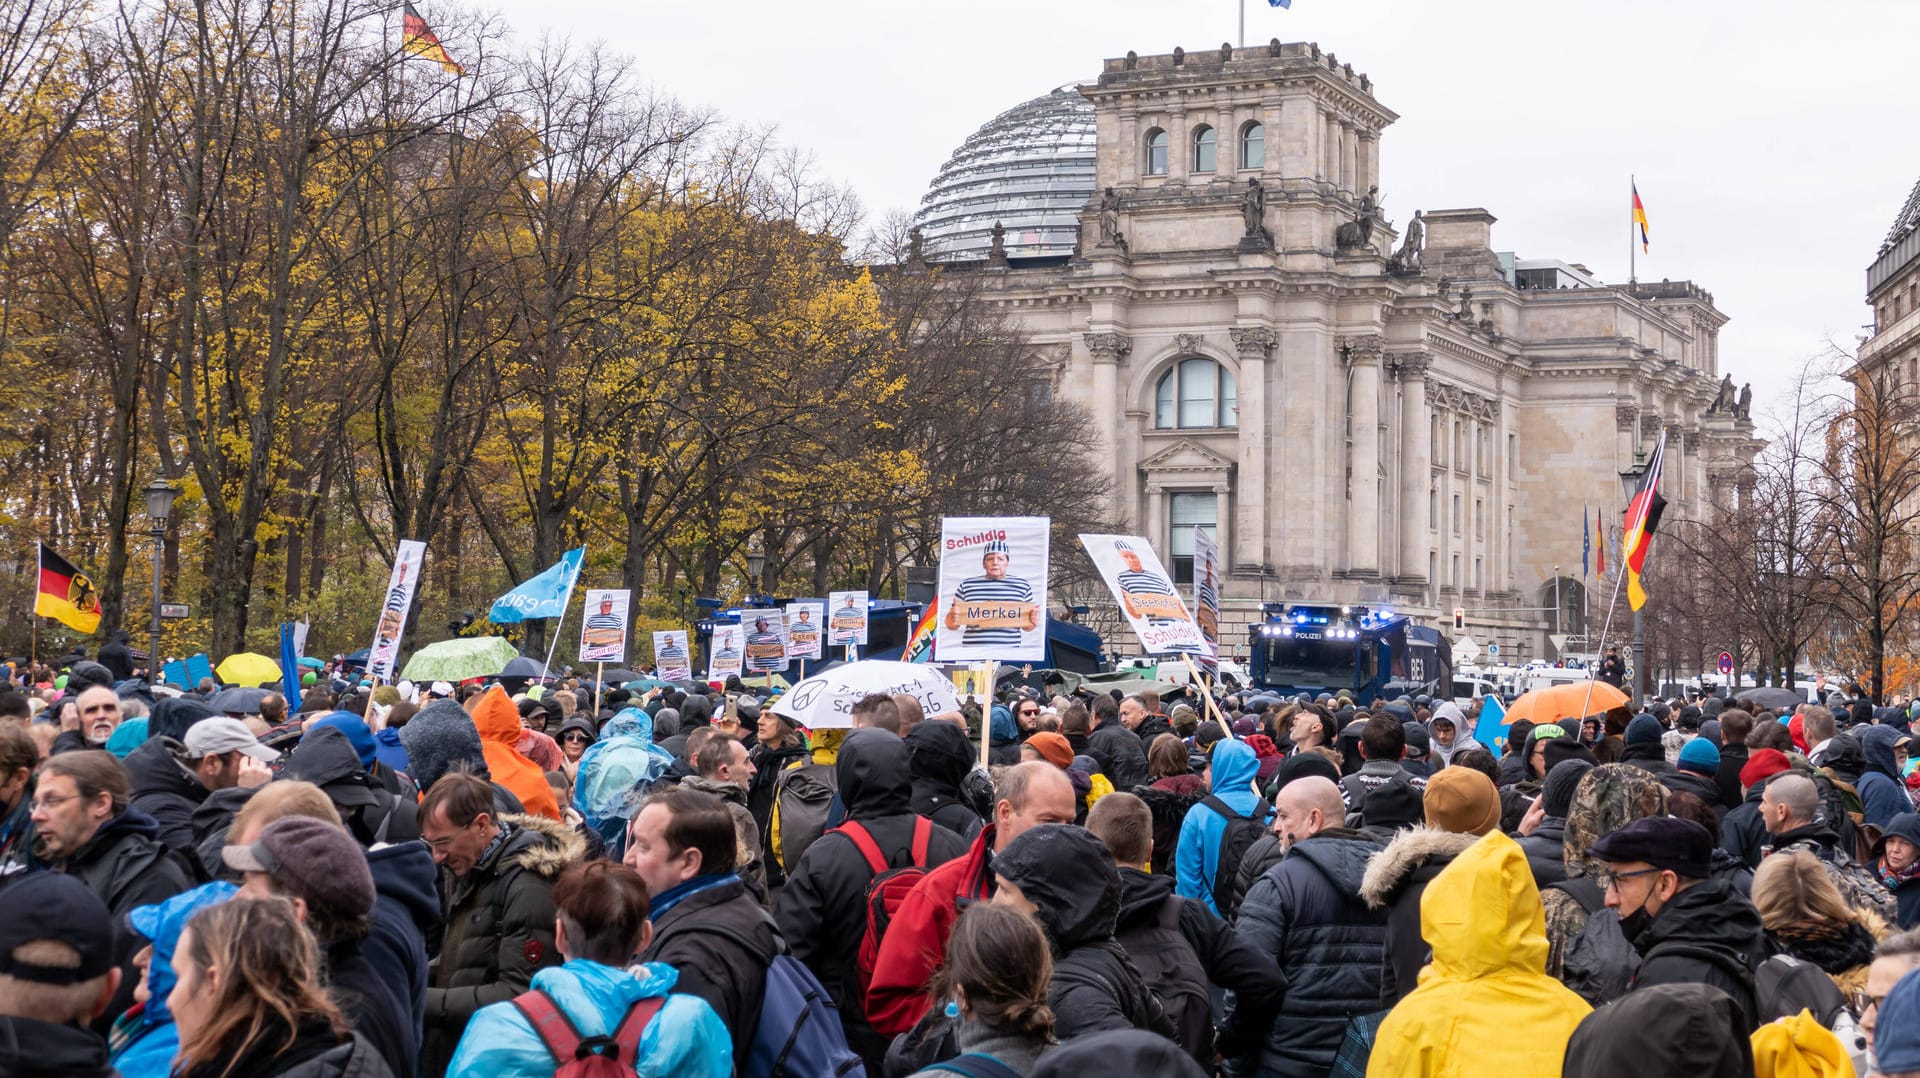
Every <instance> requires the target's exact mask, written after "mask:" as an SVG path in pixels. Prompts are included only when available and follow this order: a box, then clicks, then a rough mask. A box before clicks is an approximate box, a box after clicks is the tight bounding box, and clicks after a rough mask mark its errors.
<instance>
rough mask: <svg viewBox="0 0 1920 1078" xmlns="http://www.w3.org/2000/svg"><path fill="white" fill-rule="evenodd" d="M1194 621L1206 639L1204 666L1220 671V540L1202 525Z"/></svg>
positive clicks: (1196, 533)
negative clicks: (1215, 538)
mask: <svg viewBox="0 0 1920 1078" xmlns="http://www.w3.org/2000/svg"><path fill="white" fill-rule="evenodd" d="M1193 621H1194V624H1196V625H1198V626H1200V635H1201V637H1202V638H1203V639H1205V640H1206V642H1207V650H1206V654H1205V655H1204V656H1202V657H1199V659H1200V667H1201V669H1203V670H1205V671H1206V672H1207V675H1208V676H1209V677H1218V676H1219V674H1220V544H1218V543H1216V542H1214V541H1213V533H1211V532H1209V531H1208V530H1207V529H1206V528H1204V527H1201V526H1200V525H1197V524H1196V525H1194V528H1193Z"/></svg>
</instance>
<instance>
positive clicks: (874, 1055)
mask: <svg viewBox="0 0 1920 1078" xmlns="http://www.w3.org/2000/svg"><path fill="white" fill-rule="evenodd" d="M834 774H835V776H836V782H837V785H838V789H839V792H840V796H841V797H842V798H843V799H844V801H845V804H846V808H847V822H846V824H844V825H842V826H841V827H839V828H836V829H835V830H833V831H831V832H828V833H827V834H825V835H823V836H821V838H820V840H819V841H817V842H815V843H813V844H812V845H811V846H810V847H809V848H808V849H807V851H806V853H805V854H803V855H801V857H800V858H799V860H798V863H796V864H794V865H793V866H792V869H791V871H790V875H789V878H788V880H787V882H786V886H785V887H784V888H782V889H781V891H780V894H779V896H778V897H777V898H776V899H775V901H774V918H775V920H776V921H778V922H779V925H780V932H781V935H783V936H785V937H786V940H787V943H788V946H789V947H790V948H791V949H792V954H793V956H794V957H795V958H797V959H799V960H800V961H802V962H804V963H806V965H807V967H808V968H809V969H811V970H812V971H813V973H814V976H816V977H818V978H819V979H820V983H821V984H822V985H824V986H825V987H826V989H827V992H828V993H829V994H830V995H831V996H832V997H833V1001H834V1005H835V1006H836V1007H838V1008H839V1009H840V1022H841V1025H842V1027H843V1028H844V1030H845V1032H846V1036H847V1044H848V1046H849V1047H851V1048H852V1049H853V1050H854V1051H855V1052H857V1053H859V1055H860V1056H861V1058H863V1059H865V1060H867V1061H868V1065H869V1069H870V1070H872V1071H874V1072H876V1073H877V1072H878V1071H879V1069H880V1064H881V1061H882V1060H883V1059H884V1057H885V1055H886V1050H887V1038H886V1037H885V1036H884V1035H882V1034H880V1033H878V1032H876V1031H875V1029H874V1027H873V1026H872V1025H871V1024H869V1022H868V1020H867V1015H866V1007H865V1002H864V1000H863V999H862V998H861V991H860V989H861V987H862V986H861V985H860V984H859V982H858V979H857V977H856V970H855V968H854V960H855V958H856V957H857V953H858V951H859V941H860V939H861V937H862V936H863V934H864V932H865V928H866V924H867V902H866V888H867V884H868V883H869V882H870V881H871V880H872V879H873V877H875V876H877V875H879V874H880V873H881V872H883V871H886V870H888V869H894V868H902V867H906V866H908V865H910V864H917V865H919V866H920V867H922V868H933V867H935V866H937V865H942V864H945V863H946V862H948V861H950V860H952V859H953V858H955V857H958V856H960V855H961V854H962V853H964V852H965V851H966V843H965V842H964V841H963V840H962V839H961V838H960V836H958V835H956V834H954V833H953V832H951V831H948V830H947V829H946V828H944V827H936V826H934V825H933V824H932V822H931V821H928V820H927V819H926V817H924V816H915V815H914V814H913V813H912V812H911V811H910V808H911V804H912V797H913V785H912V778H911V768H910V765H909V764H908V756H907V746H906V742H904V741H902V740H901V739H900V738H899V737H896V736H895V735H893V734H890V733H888V732H886V731H885V730H876V729H867V730H855V731H853V732H852V733H851V734H849V735H847V737H846V740H845V742H844V743H843V744H842V745H841V746H840V748H839V750H838V754H837V758H836V761H835V764H834ZM856 836H859V837H856ZM862 838H864V839H865V840H866V841H865V842H862V841H861V839H862ZM869 846H870V847H871V850H869V849H867V848H866V847H869ZM883 942H884V941H883Z"/></svg>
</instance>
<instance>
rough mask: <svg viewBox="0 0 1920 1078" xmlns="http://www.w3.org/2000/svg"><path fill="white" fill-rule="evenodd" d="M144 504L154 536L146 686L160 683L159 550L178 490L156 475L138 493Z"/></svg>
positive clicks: (151, 534)
mask: <svg viewBox="0 0 1920 1078" xmlns="http://www.w3.org/2000/svg"><path fill="white" fill-rule="evenodd" d="M140 494H141V497H143V498H145V499H146V502H147V523H148V524H149V525H150V527H149V528H148V530H147V534H148V535H150V536H152V537H153V629H152V642H151V644H150V646H149V647H148V649H147V683H148V684H150V685H158V684H160V547H161V544H162V543H163V542H164V541H165V540H166V537H167V518H168V517H171V516H172V515H173V500H174V499H175V498H177V497H179V496H180V491H179V490H178V489H176V488H175V487H174V485H173V484H172V483H169V482H167V481H166V480H165V479H162V478H160V477H158V476H155V477H154V480H153V482H151V483H148V484H147V486H146V489H144V490H142V491H141V492H140Z"/></svg>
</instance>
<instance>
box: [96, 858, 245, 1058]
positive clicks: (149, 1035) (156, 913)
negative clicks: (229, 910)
mask: <svg viewBox="0 0 1920 1078" xmlns="http://www.w3.org/2000/svg"><path fill="white" fill-rule="evenodd" d="M238 890H239V888H237V887H235V886H234V885H233V884H231V883H227V882H225V881H216V882H214V883H208V884H202V885H201V886H199V887H196V888H194V889H193V890H191V891H183V892H181V893H180V894H177V895H175V896H173V897H172V898H169V899H167V900H166V901H165V902H160V903H156V904H154V905H151V906H139V907H136V908H135V909H134V910H133V912H132V913H130V914H128V915H127V921H128V923H129V924H130V925H131V926H132V927H133V930H134V931H135V932H138V933H139V934H140V935H141V936H143V937H145V938H146V940H147V946H146V947H145V948H143V949H142V950H141V951H140V952H138V953H137V954H136V955H135V958H134V964H135V966H137V967H139V968H140V970H141V977H140V983H139V984H138V985H136V986H135V987H134V993H133V998H134V1005H133V1006H132V1007H129V1008H128V1009H127V1012H126V1013H125V1014H123V1015H121V1016H120V1018H119V1019H118V1020H116V1021H115V1022H114V1024H113V1032H112V1034H111V1035H110V1036H109V1038H108V1046H109V1048H110V1050H111V1051H112V1053H113V1059H112V1062H113V1066H114V1068H115V1069H116V1070H118V1071H119V1072H120V1074H121V1075H122V1078H168V1076H169V1075H170V1074H171V1073H172V1070H173V1057H174V1056H175V1055H176V1054H177V1053H178V1052H179V1050H180V1029H179V1027H178V1026H177V1025H175V1024H174V1021H173V1011H172V1010H170V1009H169V1008H168V1006H167V997H168V995H170V994H171V993H172V992H173V986H174V983H175V981H176V980H177V975H176V974H175V973H174V969H173V954H174V950H175V949H176V948H177V947H178V946H179V944H180V933H181V931H182V930H184V929H185V928H186V927H187V921H188V920H189V919H190V918H191V917H192V916H193V915H194V914H196V913H198V912H200V911H201V910H203V909H206V908H207V907H208V906H212V905H215V904H217V903H220V902H225V901H227V900H228V899H230V898H232V897H233V896H234V894H235V893H236V892H237V891H238Z"/></svg>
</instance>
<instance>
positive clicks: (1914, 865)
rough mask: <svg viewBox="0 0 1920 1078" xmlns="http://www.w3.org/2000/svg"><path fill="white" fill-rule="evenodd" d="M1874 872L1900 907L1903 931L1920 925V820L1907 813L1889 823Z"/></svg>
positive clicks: (1901, 928)
mask: <svg viewBox="0 0 1920 1078" xmlns="http://www.w3.org/2000/svg"><path fill="white" fill-rule="evenodd" d="M1873 868H1874V875H1876V876H1878V877H1880V882H1881V884H1882V885H1884V886H1885V887H1886V889H1887V890H1888V891H1889V892H1891V893H1892V894H1893V898H1894V901H1895V902H1897V903H1899V906H1900V930H1901V931H1902V932H1904V931H1906V930H1907V929H1909V928H1912V927H1914V926H1915V925H1917V924H1920V816H1916V815H1914V814H1913V813H1911V812H1903V813H1901V814H1900V815H1898V816H1895V817H1894V818H1893V819H1892V820H1891V821H1889V822H1888V823H1887V833H1886V835H1885V837H1883V838H1882V839H1881V840H1880V855H1879V856H1878V857H1876V858H1874V862H1873Z"/></svg>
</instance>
